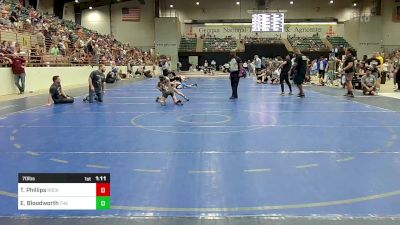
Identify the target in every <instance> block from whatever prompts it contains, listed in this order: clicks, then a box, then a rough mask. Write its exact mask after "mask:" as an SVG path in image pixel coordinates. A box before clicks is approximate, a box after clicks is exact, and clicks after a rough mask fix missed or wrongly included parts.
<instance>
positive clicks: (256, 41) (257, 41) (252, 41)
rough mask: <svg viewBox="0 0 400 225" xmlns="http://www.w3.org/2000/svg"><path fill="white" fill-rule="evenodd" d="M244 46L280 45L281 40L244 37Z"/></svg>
mask: <svg viewBox="0 0 400 225" xmlns="http://www.w3.org/2000/svg"><path fill="white" fill-rule="evenodd" d="M243 42H244V44H282V40H281V39H280V38H276V37H266V38H256V37H245V38H244V40H243Z"/></svg>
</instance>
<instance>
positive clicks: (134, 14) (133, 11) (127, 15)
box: [122, 8, 140, 22]
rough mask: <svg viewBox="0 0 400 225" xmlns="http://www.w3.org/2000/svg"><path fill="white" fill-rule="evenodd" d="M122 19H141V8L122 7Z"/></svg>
mask: <svg viewBox="0 0 400 225" xmlns="http://www.w3.org/2000/svg"><path fill="white" fill-rule="evenodd" d="M122 21H134V22H139V21H140V9H139V8H122Z"/></svg>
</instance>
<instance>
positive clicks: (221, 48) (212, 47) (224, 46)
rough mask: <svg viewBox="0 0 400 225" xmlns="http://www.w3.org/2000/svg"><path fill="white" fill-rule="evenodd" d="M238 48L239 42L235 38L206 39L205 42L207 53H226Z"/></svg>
mask: <svg viewBox="0 0 400 225" xmlns="http://www.w3.org/2000/svg"><path fill="white" fill-rule="evenodd" d="M236 48H237V41H236V39H235V38H234V37H230V36H228V37H225V38H217V37H206V38H205V40H204V51H205V52H226V51H228V52H229V51H232V50H234V49H236Z"/></svg>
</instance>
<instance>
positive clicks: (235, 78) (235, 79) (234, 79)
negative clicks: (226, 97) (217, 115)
mask: <svg viewBox="0 0 400 225" xmlns="http://www.w3.org/2000/svg"><path fill="white" fill-rule="evenodd" d="M230 78H231V88H232V97H233V98H237V97H238V93H237V89H238V86H239V79H240V78H239V71H235V72H231V75H230Z"/></svg>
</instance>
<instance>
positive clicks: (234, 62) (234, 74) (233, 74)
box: [229, 52, 243, 99]
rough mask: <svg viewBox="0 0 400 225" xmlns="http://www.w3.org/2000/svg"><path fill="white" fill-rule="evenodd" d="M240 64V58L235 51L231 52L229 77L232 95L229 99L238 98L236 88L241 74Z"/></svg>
mask: <svg viewBox="0 0 400 225" xmlns="http://www.w3.org/2000/svg"><path fill="white" fill-rule="evenodd" d="M242 66H243V65H242V60H241V59H240V58H239V57H237V56H236V53H234V52H232V53H231V54H230V61H229V71H230V76H229V79H230V80H231V88H232V96H231V97H230V98H229V99H237V98H238V94H237V89H238V86H239V79H240V77H241V76H242Z"/></svg>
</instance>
